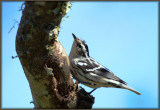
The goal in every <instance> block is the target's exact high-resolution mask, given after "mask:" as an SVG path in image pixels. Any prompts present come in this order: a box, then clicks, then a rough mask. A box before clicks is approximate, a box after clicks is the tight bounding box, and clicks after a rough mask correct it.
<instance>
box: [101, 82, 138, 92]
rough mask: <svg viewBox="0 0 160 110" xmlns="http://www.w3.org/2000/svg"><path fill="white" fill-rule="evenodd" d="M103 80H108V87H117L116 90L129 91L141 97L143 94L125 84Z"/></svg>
mask: <svg viewBox="0 0 160 110" xmlns="http://www.w3.org/2000/svg"><path fill="white" fill-rule="evenodd" d="M103 80H106V82H107V84H106V87H116V88H122V89H128V90H130V91H132V92H134V93H136V94H138V95H141V93H139V92H138V91H136V90H135V89H133V88H131V87H129V86H128V85H126V84H123V83H121V82H118V81H115V80H111V79H103Z"/></svg>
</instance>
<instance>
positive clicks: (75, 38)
mask: <svg viewBox="0 0 160 110" xmlns="http://www.w3.org/2000/svg"><path fill="white" fill-rule="evenodd" d="M72 36H73V38H74V40H75V41H77V37H76V36H75V35H74V34H73V33H72Z"/></svg>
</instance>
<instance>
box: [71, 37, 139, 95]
mask: <svg viewBox="0 0 160 110" xmlns="http://www.w3.org/2000/svg"><path fill="white" fill-rule="evenodd" d="M72 35H73V37H74V42H73V45H72V49H71V52H70V55H69V59H70V65H71V73H72V75H73V77H74V78H75V79H76V80H77V81H78V82H79V83H82V84H84V85H86V86H88V87H91V88H95V89H96V88H99V87H115V88H123V89H128V90H130V91H133V92H135V93H136V94H138V95H140V93H139V92H137V91H136V90H134V89H132V88H130V87H129V86H128V85H127V83H126V82H125V81H123V80H121V79H120V78H118V77H117V76H116V75H114V74H113V73H112V72H111V71H110V70H109V69H107V68H106V67H104V66H102V65H101V64H99V63H98V62H96V61H95V60H94V59H93V58H91V57H90V56H89V49H88V46H87V44H86V42H85V41H84V40H81V39H78V38H77V37H76V36H75V35H74V34H72ZM95 89H94V90H95Z"/></svg>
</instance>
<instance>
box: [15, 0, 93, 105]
mask: <svg viewBox="0 0 160 110" xmlns="http://www.w3.org/2000/svg"><path fill="white" fill-rule="evenodd" d="M70 7H71V5H70V2H25V8H24V9H23V12H22V18H21V22H20V24H19V28H18V31H17V35H16V51H17V54H18V57H19V59H20V62H21V64H22V67H23V70H24V72H25V75H26V77H27V80H28V82H29V85H30V88H31V93H32V97H33V103H34V106H35V108H92V105H93V103H94V97H93V96H91V95H89V94H88V93H86V92H85V90H84V89H80V90H79V89H77V85H76V84H74V82H73V80H72V79H71V74H70V62H69V58H68V55H67V53H66V51H65V49H64V48H63V46H62V45H61V43H60V42H59V41H58V40H57V38H58V34H59V28H60V23H61V19H62V18H63V16H64V15H65V14H66V13H67V11H68V10H69V9H70Z"/></svg>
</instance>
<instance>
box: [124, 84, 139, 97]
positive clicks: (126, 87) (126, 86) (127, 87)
mask: <svg viewBox="0 0 160 110" xmlns="http://www.w3.org/2000/svg"><path fill="white" fill-rule="evenodd" d="M121 87H122V88H124V89H128V90H130V91H132V92H134V93H136V94H138V95H141V93H139V92H138V91H136V90H135V89H133V88H131V87H129V86H128V85H125V84H122V85H121Z"/></svg>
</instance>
